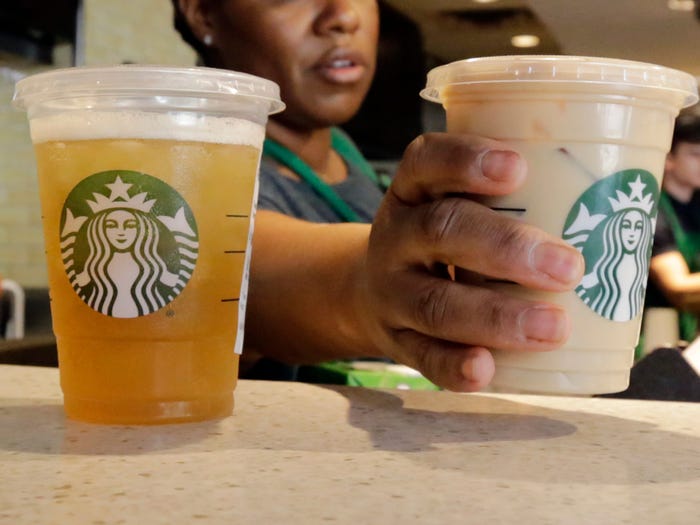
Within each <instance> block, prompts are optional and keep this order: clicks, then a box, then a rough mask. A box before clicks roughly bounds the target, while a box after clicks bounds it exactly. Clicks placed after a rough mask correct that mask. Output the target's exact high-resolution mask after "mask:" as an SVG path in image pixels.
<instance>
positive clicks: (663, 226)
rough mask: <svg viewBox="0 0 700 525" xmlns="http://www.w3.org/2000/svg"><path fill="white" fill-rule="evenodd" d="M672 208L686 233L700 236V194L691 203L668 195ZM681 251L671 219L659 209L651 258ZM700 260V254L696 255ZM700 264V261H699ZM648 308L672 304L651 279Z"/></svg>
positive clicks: (647, 298) (694, 196)
mask: <svg viewBox="0 0 700 525" xmlns="http://www.w3.org/2000/svg"><path fill="white" fill-rule="evenodd" d="M666 196H667V197H668V199H669V201H670V202H671V206H672V207H673V209H674V211H675V212H676V216H677V217H678V221H679V222H680V224H681V227H682V228H683V230H684V231H686V232H688V233H695V234H700V193H698V192H696V193H695V194H694V195H693V198H692V199H690V201H689V202H680V201H677V200H676V199H674V198H673V197H671V196H670V195H668V194H666ZM673 251H679V250H678V244H677V242H676V238H675V236H674V235H673V229H672V228H671V223H670V221H669V218H668V217H667V216H666V214H665V213H663V211H662V210H661V208H659V214H658V216H657V218H656V232H655V233H654V247H653V249H652V252H651V256H652V257H655V256H656V255H661V254H664V253H668V252H673ZM696 255H697V257H698V258H700V253H698V254H696ZM699 262H700V261H699ZM644 303H645V305H646V306H647V307H668V306H671V303H669V301H668V300H667V299H666V297H665V296H664V294H663V293H662V292H661V290H659V288H658V287H657V286H656V285H655V284H654V283H653V282H652V280H651V279H649V282H648V284H647V293H646V299H645V301H644Z"/></svg>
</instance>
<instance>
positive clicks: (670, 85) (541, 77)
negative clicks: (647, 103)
mask: <svg viewBox="0 0 700 525" xmlns="http://www.w3.org/2000/svg"><path fill="white" fill-rule="evenodd" d="M513 82H529V83H534V82H548V83H549V82H561V83H571V82H581V83H587V84H596V85H599V86H600V85H609V86H611V87H614V88H615V89H620V88H623V89H628V88H632V89H634V88H640V89H654V90H662V91H669V92H673V93H675V94H677V95H679V96H680V97H681V99H682V100H683V106H684V107H685V106H691V105H693V104H695V103H696V102H697V101H698V85H697V81H696V80H695V78H694V77H693V76H691V75H689V74H688V73H684V72H683V71H679V70H676V69H671V68H667V67H663V66H658V65H655V64H647V63H644V62H635V61H631V60H619V59H613V58H599V57H579V56H564V55H513V56H494V57H482V58H470V59H467V60H460V61H457V62H452V63H450V64H446V65H444V66H440V67H436V68H435V69H433V70H432V71H430V73H428V80H427V84H426V87H425V89H424V90H423V91H421V96H422V97H423V98H425V99H427V100H431V101H433V102H441V98H440V92H441V90H442V89H443V88H445V87H447V86H454V85H465V84H484V83H500V84H502V83H513Z"/></svg>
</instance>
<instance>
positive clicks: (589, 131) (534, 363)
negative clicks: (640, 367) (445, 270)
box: [423, 56, 697, 394]
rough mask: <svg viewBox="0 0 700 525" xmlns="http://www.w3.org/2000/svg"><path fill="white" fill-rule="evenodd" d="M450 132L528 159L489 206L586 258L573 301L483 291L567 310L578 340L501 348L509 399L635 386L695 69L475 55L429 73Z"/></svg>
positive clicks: (498, 378)
mask: <svg viewBox="0 0 700 525" xmlns="http://www.w3.org/2000/svg"><path fill="white" fill-rule="evenodd" d="M423 94H424V96H426V98H429V99H431V100H439V101H440V102H442V104H443V105H444V107H445V110H446V113H447V130H448V131H449V132H454V133H467V134H473V135H479V136H485V137H490V138H494V139H497V140H500V141H502V142H504V143H505V144H506V145H507V146H508V147H510V148H512V149H514V150H516V151H518V152H520V153H521V154H522V156H523V157H524V158H525V160H526V161H527V164H528V178H527V181H526V183H525V184H524V185H523V186H522V188H521V189H519V190H518V191H517V192H516V193H514V194H512V195H508V196H506V197H499V198H488V199H485V200H484V203H485V204H487V205H489V206H490V207H492V208H493V209H496V210H497V211H499V212H501V213H504V214H508V215H510V216H513V217H515V218H518V219H520V220H523V221H525V222H528V223H530V224H533V225H535V226H537V227H539V228H541V229H543V230H545V231H547V232H548V233H550V234H552V235H556V236H559V237H562V238H563V239H565V240H566V241H568V242H569V243H570V244H572V245H573V246H575V247H576V248H577V249H579V250H580V251H581V252H582V254H583V256H584V259H585V261H586V270H585V276H584V278H583V280H582V281H581V283H580V284H579V286H578V287H577V288H576V290H575V291H574V292H570V293H565V294H561V293H544V292H535V291H533V290H529V289H526V288H524V287H521V286H520V285H517V284H512V283H503V282H490V281H489V280H488V279H486V278H485V279H484V281H485V284H486V285H487V286H490V287H494V288H498V289H500V290H501V291H504V292H506V293H509V294H512V295H519V296H522V297H525V298H528V299H533V300H546V301H550V302H555V303H559V304H561V305H563V306H565V307H566V309H567V311H568V312H569V315H570V317H571V319H572V333H571V337H570V338H569V340H568V342H567V343H566V344H565V345H564V346H563V347H562V348H560V349H558V350H556V351H554V352H544V353H532V352H514V351H503V350H498V349H495V350H496V351H495V352H494V358H495V360H496V375H495V377H494V380H493V383H492V384H493V386H494V387H495V388H496V389H499V390H516V391H527V392H543V393H572V394H601V393H610V392H618V391H621V390H624V389H625V388H626V387H627V385H628V382H629V370H630V368H631V366H632V364H633V359H634V348H635V346H636V344H637V339H638V334H639V328H640V324H641V317H642V307H643V301H644V292H645V289H646V280H647V276H648V265H649V257H650V255H651V247H652V242H653V231H654V226H655V218H656V210H657V204H658V197H659V187H660V182H661V175H662V173H663V165H664V159H665V156H666V153H667V151H668V149H669V147H670V142H671V137H672V133H673V122H674V119H675V117H676V115H677V113H678V111H679V110H680V108H681V107H682V106H683V105H687V104H689V103H691V102H693V101H694V100H697V95H696V88H695V84H694V79H693V78H692V77H691V76H690V75H686V74H685V73H682V72H678V71H674V70H669V69H666V68H661V67H659V66H654V65H649V64H641V63H637V62H628V61H619V60H608V59H593V58H583V57H545V56H540V57H528V56H522V57H494V58H485V59H472V60H467V61H462V62H457V63H454V64H449V65H447V66H443V67H442V68H437V69H436V70H434V71H433V72H431V76H429V80H428V89H426V91H425V92H424V93H423ZM694 97H695V98H694Z"/></svg>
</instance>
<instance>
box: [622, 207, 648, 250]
mask: <svg viewBox="0 0 700 525" xmlns="http://www.w3.org/2000/svg"><path fill="white" fill-rule="evenodd" d="M643 228H644V220H643V217H642V214H641V212H638V211H636V210H633V211H629V212H627V213H626V214H625V216H624V217H623V218H622V225H621V230H620V231H621V234H622V245H623V246H624V248H625V251H627V252H633V251H635V250H636V249H637V247H638V246H639V240H640V239H641V238H642V229H643Z"/></svg>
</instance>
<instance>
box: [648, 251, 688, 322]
mask: <svg viewBox="0 0 700 525" xmlns="http://www.w3.org/2000/svg"><path fill="white" fill-rule="evenodd" d="M650 269H651V278H652V279H653V280H654V282H655V283H656V285H657V286H658V287H659V289H660V290H661V291H662V292H663V294H664V295H665V296H666V298H667V299H668V300H669V301H670V302H671V303H672V304H673V305H674V306H675V307H676V308H680V309H684V310H698V309H700V273H691V272H690V270H689V269H688V265H687V264H686V262H685V260H684V259H683V257H682V255H681V254H680V253H679V252H668V253H664V254H661V255H657V256H655V257H653V258H652V260H651V268H650Z"/></svg>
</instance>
